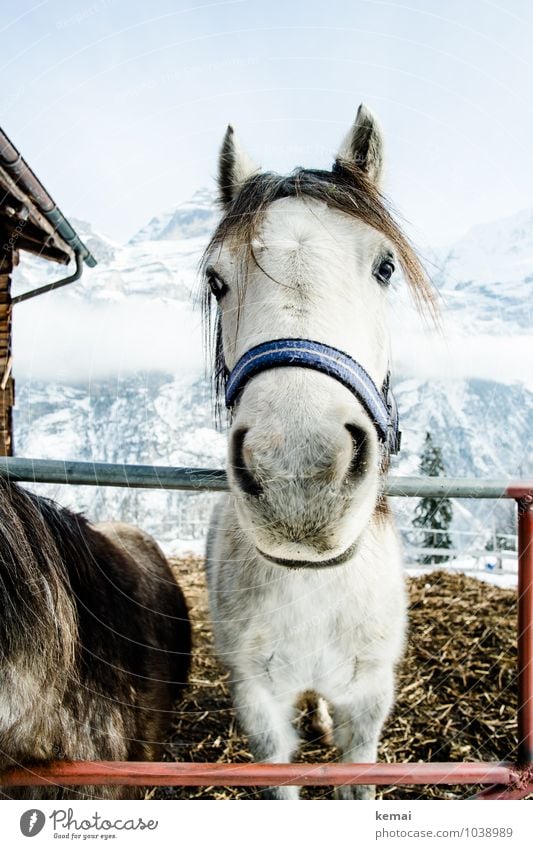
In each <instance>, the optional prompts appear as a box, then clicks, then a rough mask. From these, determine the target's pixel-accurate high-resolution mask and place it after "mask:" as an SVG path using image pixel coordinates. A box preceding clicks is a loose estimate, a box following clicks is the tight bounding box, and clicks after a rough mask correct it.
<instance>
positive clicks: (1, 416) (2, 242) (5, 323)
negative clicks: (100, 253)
mask: <svg viewBox="0 0 533 849" xmlns="http://www.w3.org/2000/svg"><path fill="white" fill-rule="evenodd" d="M12 270H13V250H12V248H11V247H10V246H9V243H8V240H7V237H6V234H5V233H4V232H2V231H1V230H0V456H6V455H12V454H13V418H12V409H13V404H14V403H15V381H14V380H13V377H12V373H11V371H12V363H13V360H12V353H11V272H12Z"/></svg>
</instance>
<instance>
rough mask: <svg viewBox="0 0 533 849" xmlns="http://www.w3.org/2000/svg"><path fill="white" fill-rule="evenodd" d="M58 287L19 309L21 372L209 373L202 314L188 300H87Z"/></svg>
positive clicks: (72, 376)
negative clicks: (205, 370) (63, 295)
mask: <svg viewBox="0 0 533 849" xmlns="http://www.w3.org/2000/svg"><path fill="white" fill-rule="evenodd" d="M58 294H59V293H58ZM58 294H56V295H54V296H52V295H51V296H47V295H44V296H42V297H41V298H37V299H36V300H35V301H31V302H27V303H23V304H21V305H20V306H18V307H17V308H16V311H15V316H14V322H13V324H14V327H13V340H14V342H13V348H14V362H15V377H22V378H24V379H25V380H32V379H33V380H49V381H50V380H54V381H59V382H61V381H67V382H69V381H78V380H80V381H82V380H88V379H91V378H94V379H98V378H101V377H109V376H112V375H118V374H131V373H133V372H137V371H153V370H158V371H165V372H169V373H172V374H186V373H187V374H190V373H198V374H201V373H203V368H204V356H203V351H202V331H201V321H200V315H199V314H198V313H192V312H191V309H190V307H188V306H187V305H186V304H183V303H178V302H172V301H168V302H163V301H158V300H150V301H144V300H139V299H130V300H121V301H117V302H112V303H109V302H95V303H87V302H86V301H75V300H73V299H67V298H59V297H58Z"/></svg>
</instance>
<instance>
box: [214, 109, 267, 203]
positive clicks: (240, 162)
mask: <svg viewBox="0 0 533 849" xmlns="http://www.w3.org/2000/svg"><path fill="white" fill-rule="evenodd" d="M260 170H261V169H260V167H259V166H258V165H256V164H255V162H253V161H252V159H250V157H249V156H248V154H247V153H246V151H245V150H243V149H242V147H241V145H240V144H239V140H238V138H237V136H236V135H235V131H234V129H233V127H232V126H231V124H229V125H228V129H227V130H226V135H225V136H224V141H223V142H222V147H221V148H220V154H219V157H218V189H219V192H220V199H221V201H222V203H223V204H224V205H225V206H227V205H228V204H230V203H231V202H232V200H233V198H234V197H235V195H236V194H237V192H238V191H239V189H240V188H241V186H242V185H243V183H245V182H246V180H248V179H249V178H250V177H252V176H253V175H254V174H258V173H259V171H260Z"/></svg>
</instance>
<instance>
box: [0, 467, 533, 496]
mask: <svg viewBox="0 0 533 849" xmlns="http://www.w3.org/2000/svg"><path fill="white" fill-rule="evenodd" d="M0 474H5V475H7V476H8V477H10V478H12V479H13V480H18V481H25V482H31V483H65V484H78V485H83V486H125V487H130V488H132V489H182V490H193V491H194V492H205V491H221V490H227V489H228V480H227V476H226V472H225V471H224V470H223V469H195V468H189V467H171V466H139V465H133V464H126V463H87V462H81V461H79V460H39V459H23V458H21V457H0ZM385 492H386V494H387V495H390V496H403V497H410V498H422V497H424V496H426V495H428V496H435V497H439V496H446V497H448V498H524V497H526V496H528V495H529V496H532V497H533V480H531V481H527V480H526V481H513V480H506V479H505V478H494V479H484V480H479V479H478V478H436V477H428V478H423V477H394V476H391V477H389V478H388V480H387V484H386V487H385Z"/></svg>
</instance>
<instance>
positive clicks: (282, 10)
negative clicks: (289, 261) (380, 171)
mask: <svg viewBox="0 0 533 849" xmlns="http://www.w3.org/2000/svg"><path fill="white" fill-rule="evenodd" d="M2 12H3V14H2V22H1V24H0V33H1V40H2V54H1V60H0V66H1V67H2V70H3V74H2V79H3V80H4V86H3V87H2V91H1V93H0V116H1V117H0V124H1V126H2V127H3V129H4V130H5V132H6V133H7V134H8V135H9V136H10V138H11V140H12V141H13V142H14V143H15V145H16V146H17V147H18V148H19V149H20V151H21V152H22V154H23V155H24V157H25V158H26V159H27V161H28V162H29V163H30V165H31V166H32V168H33V169H34V170H35V171H36V173H37V174H38V176H39V178H40V179H41V181H42V182H43V183H44V185H45V186H46V188H47V189H48V190H49V191H50V193H51V194H52V195H53V197H54V198H55V200H56V202H57V203H58V205H59V206H60V207H61V208H62V210H63V211H64V212H65V213H66V214H67V215H73V216H76V217H78V218H82V219H85V220H88V221H90V222H91V224H92V225H93V226H94V227H95V229H98V230H100V231H102V232H104V233H106V234H108V235H109V236H111V237H112V238H114V239H116V240H117V241H120V242H124V241H125V240H127V239H128V238H129V237H130V236H131V235H132V234H133V233H134V232H136V230H138V229H139V228H140V227H142V226H143V225H144V224H145V223H146V222H147V221H148V220H149V219H150V218H151V217H152V216H154V215H157V214H159V213H160V212H162V211H163V210H165V209H167V208H170V207H172V206H174V205H176V204H177V203H179V202H181V201H183V200H186V199H187V198H189V197H190V196H191V194H192V193H193V192H194V191H195V190H196V189H197V188H199V187H200V186H213V185H214V175H215V173H216V155H217V150H218V147H219V145H220V142H221V139H222V136H223V133H224V130H225V127H226V125H227V123H228V122H231V123H233V124H234V126H235V127H236V129H237V131H238V133H239V135H240V136H241V140H242V142H243V143H244V144H245V146H246V147H247V148H248V150H249V152H250V153H251V155H252V156H253V157H254V159H256V160H257V161H258V162H259V163H261V164H262V165H263V166H264V167H265V168H268V169H272V170H278V171H288V170H291V169H292V168H293V167H294V166H296V165H307V166H311V167H327V166H328V165H329V164H330V163H331V160H332V157H333V156H334V154H335V151H336V149H337V146H338V144H339V143H340V140H341V138H342V137H343V135H344V133H345V132H346V130H347V129H348V127H349V126H350V124H351V123H352V121H353V119H354V116H355V113H356V110H357V106H358V104H359V103H360V102H361V101H364V102H366V103H367V104H368V105H369V106H370V107H371V108H372V109H373V110H374V112H375V113H376V114H377V116H378V118H379V120H380V122H381V124H382V126H383V130H384V133H385V140H386V149H387V180H386V184H385V190H386V192H387V194H388V195H389V196H390V197H391V199H392V201H393V204H394V206H395V207H396V208H397V209H398V210H399V211H400V212H401V213H402V215H403V216H404V218H405V219H406V220H407V221H408V222H410V225H409V226H410V232H411V233H412V235H413V236H414V238H415V241H416V242H417V243H419V244H423V245H443V244H447V243H449V242H450V241H453V240H454V239H455V238H457V237H458V236H460V235H461V234H462V233H463V232H465V231H466V230H467V229H468V228H469V227H470V226H472V225H474V224H477V223H479V222H483V221H487V220H490V219H494V218H499V217H501V216H504V215H508V214H511V213H513V212H515V211H517V210H518V209H521V208H523V207H527V206H533V167H532V163H531V138H533V96H532V92H533V85H532V82H533V77H532V63H533V59H532V51H531V49H530V45H531V41H532V38H533V4H531V3H530V2H528V0H510V2H506V3H505V4H504V3H503V2H490V1H489V0H469V2H468V3H465V2H456V0H447V2H442V0H425V2H423V0H410V2H405V3H402V2H395V0H390V2H381V0H328V2H324V0H283V2H281V0H269V2H266V0H219V2H210V3H204V2H193V0H181V2H180V0H178V2H175V0H174V2H171V0H151V2H150V3H146V2H140V1H139V0H131V1H130V0H128V2H126V0H95V2H91V0H86V2H79V0H69V2H67V0H49V1H48V2H46V0H44V2H36V0H29V2H26V0H22V2H21V0H17V2H10V0H3V4H2ZM6 80H8V81H9V84H8V85H5V81H6Z"/></svg>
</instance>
